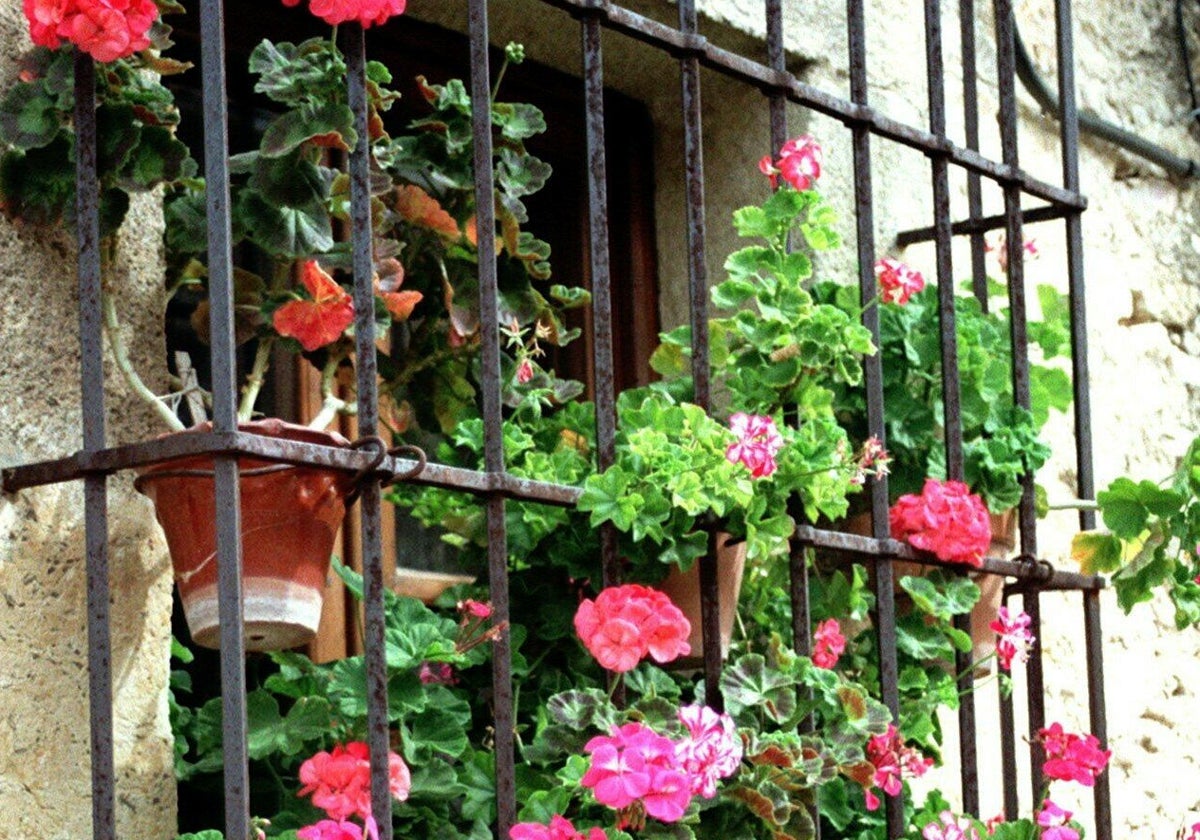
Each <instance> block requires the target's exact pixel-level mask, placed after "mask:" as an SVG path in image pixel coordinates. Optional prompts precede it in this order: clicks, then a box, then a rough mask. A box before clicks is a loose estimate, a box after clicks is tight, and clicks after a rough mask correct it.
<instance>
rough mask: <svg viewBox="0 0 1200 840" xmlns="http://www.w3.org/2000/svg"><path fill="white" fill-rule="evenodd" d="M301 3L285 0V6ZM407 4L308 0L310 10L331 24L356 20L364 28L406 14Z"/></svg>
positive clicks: (396, 0)
mask: <svg viewBox="0 0 1200 840" xmlns="http://www.w3.org/2000/svg"><path fill="white" fill-rule="evenodd" d="M299 3H300V0H283V5H285V6H296V5H298V4H299ZM405 5H406V0H308V10H309V11H310V12H312V13H313V14H314V15H316V16H317V17H319V18H321V20H323V21H325V22H326V23H328V24H329V25H330V26H337V25H338V24H339V23H345V22H346V21H351V20H356V21H358V22H359V23H361V24H362V25H363V27H364V28H367V27H370V26H372V25H374V24H377V23H386V22H387V20H388V18H391V17H394V16H395V15H402V14H404V7H405Z"/></svg>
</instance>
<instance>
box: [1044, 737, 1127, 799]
mask: <svg viewBox="0 0 1200 840" xmlns="http://www.w3.org/2000/svg"><path fill="white" fill-rule="evenodd" d="M1038 740H1040V741H1041V742H1042V748H1043V749H1044V750H1045V752H1046V763H1045V764H1043V765H1042V772H1043V773H1045V774H1046V776H1047V777H1048V778H1051V779H1059V780H1062V781H1069V782H1079V784H1081V785H1084V786H1085V787H1092V786H1093V785H1094V784H1095V783H1096V777H1097V776H1099V775H1100V774H1101V773H1103V772H1104V768H1105V766H1106V765H1107V764H1108V759H1109V757H1110V756H1111V755H1112V751H1111V750H1102V749H1100V740H1099V739H1098V738H1097V737H1096V736H1095V735H1077V734H1075V733H1074V732H1066V731H1064V730H1063V728H1062V724H1060V723H1052V724H1050V726H1047V727H1045V728H1044V729H1040V730H1038Z"/></svg>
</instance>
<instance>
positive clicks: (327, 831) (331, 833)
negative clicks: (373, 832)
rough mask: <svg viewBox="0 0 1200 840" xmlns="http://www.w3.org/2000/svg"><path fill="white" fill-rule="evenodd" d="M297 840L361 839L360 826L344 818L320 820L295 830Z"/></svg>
mask: <svg viewBox="0 0 1200 840" xmlns="http://www.w3.org/2000/svg"><path fill="white" fill-rule="evenodd" d="M296 837H298V838H299V840H363V831H362V828H361V827H360V826H359V825H358V824H357V823H352V822H348V821H346V820H321V821H320V822H317V823H314V824H313V825H306V826H305V827H304V828H302V829H300V830H299V831H297V832H296Z"/></svg>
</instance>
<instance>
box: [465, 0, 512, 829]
mask: <svg viewBox="0 0 1200 840" xmlns="http://www.w3.org/2000/svg"><path fill="white" fill-rule="evenodd" d="M468 9H469V26H468V29H469V35H470V42H471V101H472V102H473V103H474V104H475V107H473V108H472V109H471V122H472V132H473V140H474V162H475V212H476V218H477V220H478V229H479V230H480V231H488V232H490V231H494V230H495V229H496V218H495V207H494V201H495V183H494V177H493V172H492V114H491V108H490V107H482V104H483V103H490V102H491V85H492V80H491V69H490V62H489V57H488V4H487V0H470V3H469V6H468ZM478 247H479V254H478V257H479V317H480V340H481V362H482V382H483V431H484V465H485V467H486V470H487V472H488V473H491V474H494V475H503V474H504V472H505V465H504V437H503V436H504V430H503V416H502V414H501V410H502V409H501V403H500V306H499V291H498V288H497V277H496V246H495V238H494V237H493V236H491V235H490V233H489V234H488V235H484V236H480V237H479V246H478ZM504 516H505V502H504V497H503V496H499V495H491V496H488V498H487V528H488V586H489V597H490V598H491V603H492V615H493V616H494V617H495V621H496V622H497V624H500V623H502V622H503V623H505V626H506V627H507V624H506V622H507V621H508V618H509V593H508V534H507V531H506V528H505V521H504ZM492 695H493V707H494V711H493V721H494V724H495V730H494V738H495V741H494V750H495V761H496V812H497V823H498V824H497V833H498V836H500V837H507V836H508V833H509V829H510V828H512V826H513V824H514V823H515V822H516V817H517V794H516V784H515V780H514V772H515V770H514V768H515V744H514V732H513V687H512V640H511V637H510V635H509V632H508V630H507V629H506V630H504V631H503V632H502V633H501V634H500V637H499V638H498V639H497V640H496V642H495V645H494V647H493V652H492Z"/></svg>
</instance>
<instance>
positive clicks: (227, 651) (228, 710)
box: [200, 0, 250, 837]
mask: <svg viewBox="0 0 1200 840" xmlns="http://www.w3.org/2000/svg"><path fill="white" fill-rule="evenodd" d="M200 49H201V68H202V70H203V72H202V74H201V77H202V80H203V92H204V166H205V183H206V192H205V195H206V203H207V207H206V213H207V218H208V222H207V229H208V284H209V289H208V292H209V307H210V309H209V332H210V342H209V347H210V350H211V368H212V391H213V429H214V430H215V431H217V432H233V431H235V430H236V429H237V409H236V406H235V396H236V394H237V383H236V376H237V372H236V368H235V361H236V359H235V353H236V343H235V341H234V335H233V254H232V247H231V242H232V222H231V220H230V203H229V167H228V155H229V122H228V113H227V109H226V95H225V91H226V84H225V21H224V4H223V2H222V0H204V1H203V2H202V3H201V6H200ZM213 468H214V472H215V473H216V481H215V486H214V492H215V494H216V511H217V517H216V519H217V521H216V524H215V527H216V529H217V588H218V595H217V601H218V610H219V615H220V621H221V714H222V733H223V738H224V740H223V742H222V749H223V752H224V760H225V836H226V837H246V836H248V835H249V832H250V800H249V796H250V771H249V765H248V761H249V755H248V750H247V744H246V673H245V662H244V657H245V650H246V646H245V639H244V635H245V632H244V627H243V624H242V619H243V609H242V544H241V535H240V533H239V532H240V530H241V502H240V499H241V494H240V491H239V488H238V465H237V459H236V458H235V457H233V456H232V455H218V456H216V457H215V458H214V461H213Z"/></svg>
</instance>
